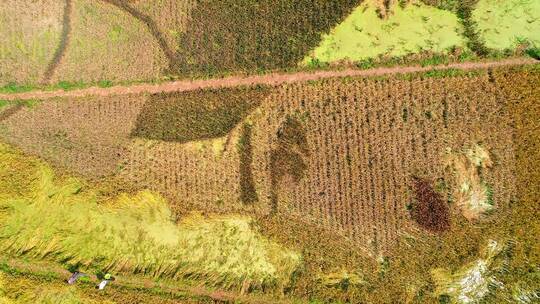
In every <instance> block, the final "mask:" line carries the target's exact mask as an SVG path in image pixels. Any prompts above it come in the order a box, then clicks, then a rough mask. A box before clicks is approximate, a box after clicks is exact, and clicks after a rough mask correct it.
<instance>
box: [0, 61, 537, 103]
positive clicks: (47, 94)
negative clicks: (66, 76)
mask: <svg viewBox="0 0 540 304" xmlns="http://www.w3.org/2000/svg"><path fill="white" fill-rule="evenodd" d="M537 62H538V61H536V60H534V59H532V58H511V59H505V60H498V61H489V62H465V63H452V64H448V65H439V66H425V67H422V66H409V67H389V68H386V67H382V68H375V69H369V70H358V69H348V70H337V71H317V72H299V73H294V74H267V75H262V76H248V77H242V76H233V77H226V78H220V79H209V80H191V81H190V80H181V81H174V82H169V83H161V84H137V85H131V86H127V87H126V86H116V87H112V88H97V87H92V88H88V89H81V90H73V91H62V90H58V91H37V92H27V93H16V94H0V99H4V100H17V99H46V98H52V97H84V96H89V95H97V96H110V95H122V94H142V93H152V94H155V93H164V92H185V91H193V90H198V89H206V88H226V87H235V86H243V85H261V84H265V85H280V84H288V83H295V82H307V81H313V80H319V79H325V78H338V77H355V76H382V75H392V74H406V73H416V72H426V71H431V70H435V71H442V70H449V69H460V70H474V69H487V68H493V67H502V66H515V65H526V64H535V63H537Z"/></svg>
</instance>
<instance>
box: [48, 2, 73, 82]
mask: <svg viewBox="0 0 540 304" xmlns="http://www.w3.org/2000/svg"><path fill="white" fill-rule="evenodd" d="M72 11H73V2H72V0H66V5H65V6H64V17H63V19H62V35H61V37H60V44H59V45H58V48H57V49H56V51H55V52H54V56H53V59H52V60H51V62H50V63H49V65H48V66H47V70H45V73H44V74H43V83H44V84H48V83H49V81H50V80H51V78H52V76H53V75H54V72H55V71H56V68H58V66H59V65H60V61H61V60H62V58H63V57H64V54H65V53H66V49H67V47H68V45H69V39H70V36H71V13H72Z"/></svg>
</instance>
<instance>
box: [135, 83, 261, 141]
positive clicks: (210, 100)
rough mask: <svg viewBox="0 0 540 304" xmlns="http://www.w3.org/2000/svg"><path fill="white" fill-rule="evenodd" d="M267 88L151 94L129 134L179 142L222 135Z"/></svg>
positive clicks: (253, 105)
mask: <svg viewBox="0 0 540 304" xmlns="http://www.w3.org/2000/svg"><path fill="white" fill-rule="evenodd" d="M268 91H269V90H268V88H263V87H249V88H248V87H240V88H225V89H211V90H198V91H192V92H175V93H165V94H154V95H152V96H151V97H150V98H149V100H148V101H147V102H146V103H145V105H144V106H143V109H142V110H141V113H140V114H139V116H138V117H137V122H136V125H135V129H134V130H133V132H132V134H131V135H132V136H135V137H142V138H147V139H156V140H164V141H171V142H181V143H184V142H188V141H193V140H202V139H210V138H217V137H221V136H225V135H227V134H228V133H229V132H231V130H232V129H233V128H234V127H235V126H236V125H237V124H238V123H240V121H242V119H243V118H245V117H246V116H247V115H248V114H249V113H250V112H251V111H252V110H253V109H255V108H256V107H257V106H258V105H259V104H260V103H261V102H262V100H263V99H264V98H265V96H266V95H267V93H268Z"/></svg>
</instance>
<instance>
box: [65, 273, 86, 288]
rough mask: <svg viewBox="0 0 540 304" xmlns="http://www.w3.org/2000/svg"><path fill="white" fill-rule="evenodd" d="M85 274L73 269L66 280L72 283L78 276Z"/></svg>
mask: <svg viewBox="0 0 540 304" xmlns="http://www.w3.org/2000/svg"><path fill="white" fill-rule="evenodd" d="M85 276H86V274H85V273H82V272H78V271H75V272H73V273H72V274H71V277H69V279H68V280H67V282H68V284H70V285H71V284H74V283H75V282H76V281H77V280H78V279H79V278H82V277H85Z"/></svg>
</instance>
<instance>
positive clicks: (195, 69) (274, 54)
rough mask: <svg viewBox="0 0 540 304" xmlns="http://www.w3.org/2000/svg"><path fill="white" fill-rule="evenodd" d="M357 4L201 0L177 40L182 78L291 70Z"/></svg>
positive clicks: (338, 0) (319, 0) (355, 0)
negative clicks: (238, 72)
mask: <svg viewBox="0 0 540 304" xmlns="http://www.w3.org/2000/svg"><path fill="white" fill-rule="evenodd" d="M360 3H361V1H358V0H334V1H328V0H295V1H291V0H261V1H251V0H220V1H215V0H201V1H198V4H197V5H196V7H195V9H194V11H193V12H192V19H191V20H192V21H191V22H190V26H189V27H188V29H187V32H186V33H184V34H183V35H182V36H181V37H180V40H179V45H180V50H179V52H178V54H177V58H178V66H176V67H174V68H173V70H175V71H177V73H179V74H182V75H190V74H200V73H203V74H206V75H212V74H216V73H224V72H236V71H251V70H255V71H257V70H259V71H260V70H269V69H283V68H292V67H296V66H297V64H298V62H300V61H301V60H302V59H303V58H304V57H305V56H306V55H308V53H309V51H311V50H312V49H313V48H315V47H316V46H317V45H318V44H319V42H320V40H321V34H322V33H327V32H329V31H330V30H331V29H332V28H333V27H335V26H336V25H337V24H339V23H340V22H341V21H342V20H343V19H344V18H345V17H346V16H347V15H349V14H350V12H351V11H352V10H353V9H354V8H355V7H356V6H358V5H359V4H360Z"/></svg>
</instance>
